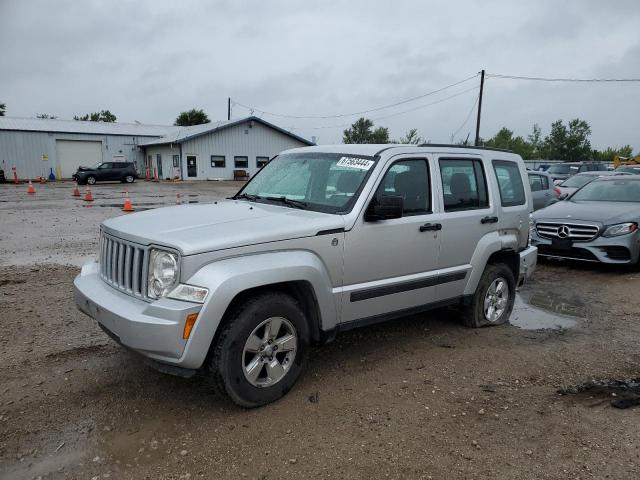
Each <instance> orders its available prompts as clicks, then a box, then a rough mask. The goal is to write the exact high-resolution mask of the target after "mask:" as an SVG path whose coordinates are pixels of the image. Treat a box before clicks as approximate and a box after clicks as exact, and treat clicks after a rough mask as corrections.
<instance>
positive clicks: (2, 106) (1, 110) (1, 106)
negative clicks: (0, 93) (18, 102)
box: [0, 103, 7, 117]
mask: <svg viewBox="0 0 640 480" xmlns="http://www.w3.org/2000/svg"><path fill="white" fill-rule="evenodd" d="M6 109H7V106H6V105H5V104H4V103H0V117H4V112H5V110H6Z"/></svg>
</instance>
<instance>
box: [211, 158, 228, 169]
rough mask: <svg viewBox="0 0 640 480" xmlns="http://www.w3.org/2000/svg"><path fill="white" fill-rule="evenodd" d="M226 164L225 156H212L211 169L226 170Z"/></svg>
mask: <svg viewBox="0 0 640 480" xmlns="http://www.w3.org/2000/svg"><path fill="white" fill-rule="evenodd" d="M226 163H227V162H226V161H225V158H224V155H211V168H224V167H226Z"/></svg>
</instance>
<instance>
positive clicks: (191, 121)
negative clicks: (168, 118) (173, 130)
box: [174, 108, 211, 127]
mask: <svg viewBox="0 0 640 480" xmlns="http://www.w3.org/2000/svg"><path fill="white" fill-rule="evenodd" d="M203 123H211V120H209V117H208V116H207V114H206V113H204V110H202V109H199V110H196V109H195V108H192V109H191V110H188V111H186V112H180V115H178V117H177V118H176V121H175V122H174V125H177V126H180V127H188V126H189V125H202V124H203Z"/></svg>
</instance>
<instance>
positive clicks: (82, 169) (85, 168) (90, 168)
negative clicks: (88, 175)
mask: <svg viewBox="0 0 640 480" xmlns="http://www.w3.org/2000/svg"><path fill="white" fill-rule="evenodd" d="M89 170H95V168H93V167H82V166H80V167H78V171H79V172H87V171H89Z"/></svg>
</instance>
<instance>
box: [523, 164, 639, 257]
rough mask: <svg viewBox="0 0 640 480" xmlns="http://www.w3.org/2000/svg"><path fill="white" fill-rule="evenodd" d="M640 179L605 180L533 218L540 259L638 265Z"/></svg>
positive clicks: (532, 236) (533, 232) (589, 186)
mask: <svg viewBox="0 0 640 480" xmlns="http://www.w3.org/2000/svg"><path fill="white" fill-rule="evenodd" d="M638 224H640V175H624V176H604V177H599V178H597V179H595V180H593V181H592V182H590V183H587V184H586V185H584V186H583V187H581V188H580V189H578V190H577V191H575V192H574V193H572V194H571V195H570V196H569V197H567V198H566V199H565V200H563V201H560V202H558V203H554V204H553V205H550V206H548V207H546V208H543V209H541V210H538V211H536V212H534V213H533V214H531V244H532V245H535V246H537V247H538V255H539V256H541V257H551V258H562V259H572V260H583V261H587V262H603V263H614V264H627V265H630V264H633V265H636V264H639V263H640V262H639V259H640V233H638Z"/></svg>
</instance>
